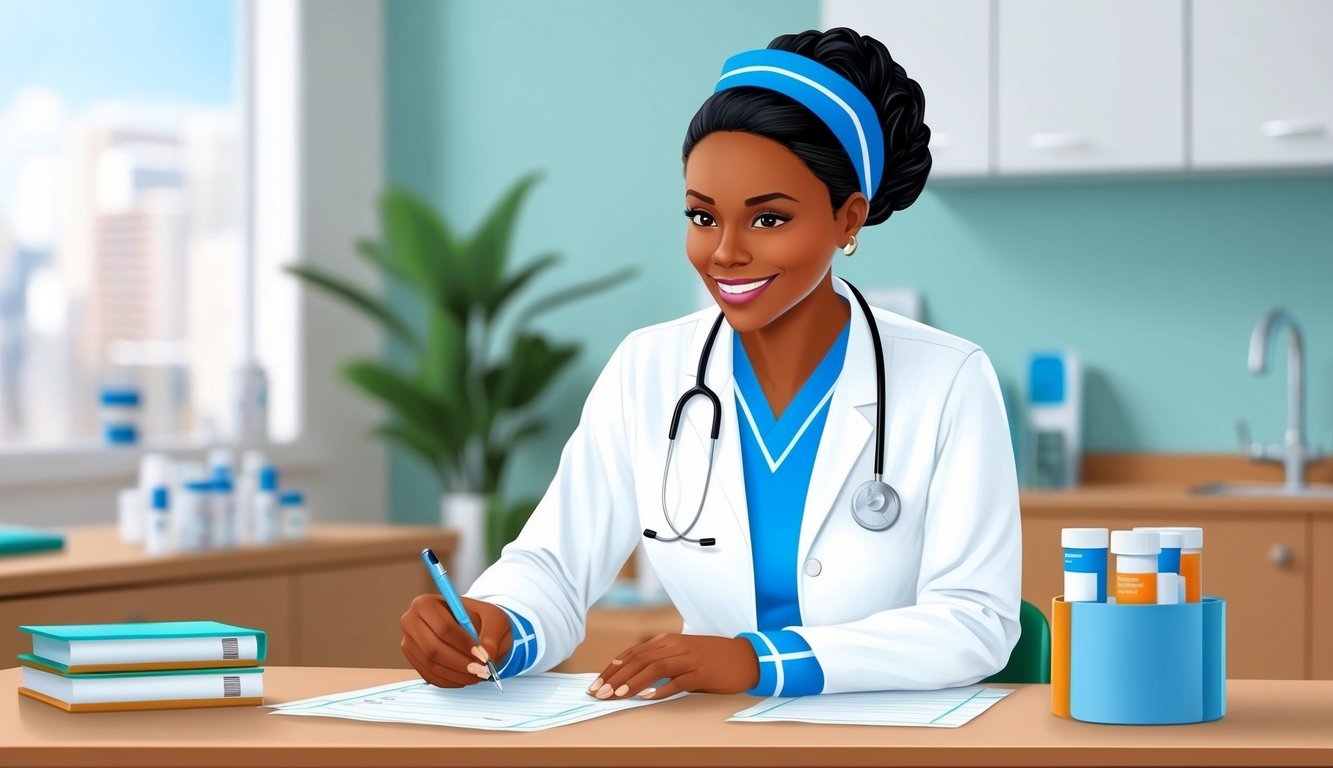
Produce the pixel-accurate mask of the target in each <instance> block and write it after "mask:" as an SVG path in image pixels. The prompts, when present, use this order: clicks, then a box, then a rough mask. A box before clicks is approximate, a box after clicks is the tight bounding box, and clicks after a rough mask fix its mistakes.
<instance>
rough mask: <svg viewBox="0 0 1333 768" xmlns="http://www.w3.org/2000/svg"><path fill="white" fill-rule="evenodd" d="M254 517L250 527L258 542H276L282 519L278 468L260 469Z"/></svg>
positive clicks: (253, 505) (265, 543) (252, 508)
mask: <svg viewBox="0 0 1333 768" xmlns="http://www.w3.org/2000/svg"><path fill="white" fill-rule="evenodd" d="M251 510H252V511H253V513H254V519H253V520H251V521H250V522H251V524H250V529H251V531H252V532H253V533H254V542H255V543H256V544H262V545H268V544H275V543H277V541H278V538H279V533H280V531H279V525H278V524H279V521H280V520H281V519H282V516H281V514H280V509H279V505H278V470H277V468H276V467H273V466H266V467H264V468H263V469H260V470H259V490H258V491H257V492H256V493H255V497H254V501H253V503H252V505H251Z"/></svg>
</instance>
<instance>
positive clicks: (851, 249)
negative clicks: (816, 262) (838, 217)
mask: <svg viewBox="0 0 1333 768" xmlns="http://www.w3.org/2000/svg"><path fill="white" fill-rule="evenodd" d="M842 252H843V253H844V254H845V255H847V256H851V255H852V254H853V253H856V235H848V236H847V244H846V245H844V246H843V247H842Z"/></svg>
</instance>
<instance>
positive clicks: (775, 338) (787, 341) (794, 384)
mask: <svg viewBox="0 0 1333 768" xmlns="http://www.w3.org/2000/svg"><path fill="white" fill-rule="evenodd" d="M850 316H851V308H850V307H849V305H848V302H847V301H846V300H845V299H843V298H842V297H841V296H839V295H838V293H837V291H835V290H834V289H833V271H832V270H829V271H828V272H827V273H825V275H824V279H823V280H821V281H819V284H818V285H816V286H815V289H814V290H813V291H811V292H810V294H809V295H808V296H806V297H805V298H804V299H801V301H800V302H798V303H797V304H796V305H795V306H793V307H792V308H791V309H789V310H787V311H786V312H784V313H783V314H781V315H779V316H778V317H777V318H776V319H774V320H773V322H771V323H769V324H768V325H766V326H764V327H763V328H759V329H758V330H754V331H748V332H745V333H741V334H740V340H741V343H742V344H744V345H745V354H746V356H747V357H748V358H749V359H750V366H751V367H752V368H754V373H755V377H756V378H758V379H759V383H760V385H762V386H763V387H764V390H765V391H766V392H767V393H769V395H770V400H773V399H775V398H774V397H773V395H774V394H775V393H776V394H777V398H776V399H777V400H780V401H783V402H784V403H785V401H787V400H789V399H790V397H791V396H793V395H794V394H795V393H796V391H797V390H799V389H800V387H801V385H802V384H804V383H805V380H806V379H807V378H809V377H810V374H811V373H812V372H813V371H814V370H815V366H817V365H819V361H820V360H822V359H823V358H824V355H825V353H827V352H828V349H829V347H831V346H833V342H834V341H835V340H837V338H838V334H839V333H841V332H842V329H843V327H844V326H845V325H847V321H848V318H849V317H850ZM775 412H776V411H775Z"/></svg>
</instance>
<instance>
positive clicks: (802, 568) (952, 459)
mask: <svg viewBox="0 0 1333 768" xmlns="http://www.w3.org/2000/svg"><path fill="white" fill-rule="evenodd" d="M924 107H925V100H924V97H923V95H922V93H921V89H920V87H919V86H918V85H917V84H916V83H915V82H914V81H912V80H911V79H910V78H908V77H907V74H906V73H905V72H904V71H903V68H902V67H900V66H898V65H897V64H896V63H895V62H894V61H893V59H892V57H891V56H890V54H889V52H888V51H887V50H886V49H885V47H884V46H883V45H882V44H881V43H879V42H878V41H876V40H874V39H872V38H869V37H865V36H863V35H860V34H858V33H856V32H854V31H852V30H850V29H833V30H829V31H827V32H819V31H808V32H802V33H800V34H797V35H785V36H782V37H779V38H777V39H775V40H774V41H773V42H772V43H771V44H770V46H769V48H767V49H764V50H758V51H748V52H745V53H742V54H739V55H737V56H734V57H732V58H731V59H729V60H728V61H727V62H726V64H725V65H724V67H723V71H722V75H721V77H720V78H719V80H718V83H717V86H716V90H715V92H714V94H713V95H712V96H711V97H710V98H708V99H707V100H706V101H705V102H704V104H703V106H702V107H701V108H700V109H699V112H698V114H697V115H695V117H694V119H693V120H692V121H691V123H690V126H689V130H688V132H687V136H686V140H685V145H684V152H683V159H684V162H685V191H684V193H685V206H686V210H685V215H686V217H687V219H688V224H687V227H688V229H687V233H686V236H685V250H686V254H687V256H688V258H689V261H690V263H691V265H692V266H693V267H694V269H695V270H696V271H697V272H698V274H699V276H700V278H701V279H702V280H703V281H704V284H705V285H706V286H707V288H708V290H709V291H710V293H711V295H712V296H713V297H714V299H715V301H716V302H717V307H718V309H720V310H721V311H720V314H719V312H718V309H714V308H709V309H707V310H704V311H701V312H697V313H695V314H693V315H690V316H687V317H684V318H681V319H678V320H674V321H671V322H666V323H662V324H659V325H655V326H651V327H649V328H644V329H640V330H638V331H635V332H634V333H631V334H630V335H629V336H628V337H627V338H626V339H625V341H624V342H622V343H621V345H620V347H619V348H618V349H617V350H616V353H615V355H614V356H613V357H612V359H611V361H610V362H609V363H608V364H607V366H606V368H605V369H604V370H603V372H602V374H601V376H600V377H599V378H598V380H597V382H596V383H595V384H594V386H593V390H592V393H591V395H590V396H589V398H588V401H587V405H586V406H585V407H584V411H583V415H582V419H581V420H580V423H579V426H578V428H577V429H576V430H575V432H574V434H573V436H572V437H571V438H570V440H569V442H568V444H567V445H566V447H565V450H564V452H563V453H562V455H561V460H560V466H559V469H558V470H557V472H556V476H555V478H554V479H553V481H552V483H551V485H550V488H549V489H548V491H547V493H546V495H545V496H544V497H543V499H542V501H541V503H540V504H539V505H538V507H537V509H536V511H535V512H534V513H533V515H532V517H531V519H530V521H529V523H528V525H527V526H526V527H525V528H524V530H523V532H522V534H521V535H520V536H519V538H518V539H517V540H516V541H515V542H514V543H513V544H511V545H510V546H508V547H507V548H506V549H505V551H504V553H503V556H502V557H501V559H500V560H499V562H497V563H496V564H495V565H493V566H492V567H491V568H490V569H488V570H487V571H486V572H485V573H484V574H482V576H481V577H480V578H479V579H478V580H477V582H476V583H475V584H474V585H473V586H472V589H471V590H470V591H469V593H468V596H467V597H466V598H464V601H465V603H466V605H467V607H468V609H469V611H470V613H472V614H473V615H472V621H473V623H474V624H475V625H476V626H478V627H479V635H480V645H479V646H475V647H474V645H475V644H474V643H473V642H472V641H471V640H470V639H469V638H468V637H467V635H466V634H465V633H464V632H463V631H462V630H460V629H459V628H458V625H457V624H456V623H455V622H453V621H452V620H450V619H449V617H448V614H447V611H446V610H445V609H444V607H443V604H442V602H441V601H440V600H439V598H438V597H433V596H426V595H423V596H421V597H418V598H417V599H416V600H415V601H414V602H413V603H412V605H411V606H410V607H409V609H408V611H407V612H406V613H404V614H403V616H402V628H403V640H402V645H403V651H404V653H405V654H406V656H407V658H408V659H409V660H410V661H411V662H412V664H413V665H414V666H415V667H416V668H417V669H418V671H420V672H421V674H422V676H423V677H424V678H425V679H426V680H427V681H429V682H432V683H434V684H436V685H442V686H458V685H466V684H471V683H475V682H477V681H478V680H479V679H485V678H486V675H487V673H486V670H485V668H484V667H482V666H481V664H480V663H479V662H484V661H485V660H486V659H487V658H495V659H498V660H499V662H498V667H499V674H500V676H501V677H505V676H509V675H515V674H524V673H532V672H540V671H543V670H547V669H550V668H551V667H553V666H555V665H556V664H558V663H560V662H561V661H562V660H564V659H565V658H566V657H568V656H569V654H570V653H571V652H572V651H573V650H574V648H575V646H576V645H577V644H578V643H579V641H580V640H581V639H582V637H583V634H584V622H585V617H586V613H587V610H588V607H589V606H590V605H591V604H592V603H593V602H594V601H596V600H597V599H598V598H599V597H600V596H601V595H602V594H603V593H604V592H605V591H606V590H607V588H608V586H609V585H610V584H611V581H612V579H613V578H614V577H615V575H616V573H617V571H618V570H619V568H620V566H621V564H622V563H623V562H624V561H625V559H626V558H627V557H628V556H629V554H630V552H631V551H632V550H633V549H634V547H635V544H636V543H637V542H638V541H639V540H640V536H641V535H642V536H645V537H647V538H648V539H649V540H651V541H650V542H647V543H646V546H645V551H646V552H647V556H648V558H649V561H650V563H651V565H652V568H653V570H654V571H655V572H656V573H657V574H658V576H659V577H660V579H661V581H662V585H663V587H664V588H665V589H666V591H667V593H668V595H669V596H670V597H671V599H672V601H673V602H674V604H675V606H676V608H677V609H678V610H679V611H680V613H681V615H682V616H683V618H684V620H685V626H684V627H683V628H682V632H680V633H668V634H663V635H659V636H657V637H655V638H653V639H651V640H649V641H647V642H644V643H641V644H639V645H636V646H634V647H632V648H628V649H626V650H625V651H624V652H622V653H620V654H619V655H617V656H616V657H615V658H614V659H610V660H608V663H607V664H606V666H605V667H604V669H603V670H602V671H601V674H600V676H599V677H598V678H597V680H596V681H595V683H594V684H593V686H592V688H591V689H589V694H591V695H595V696H597V697H599V698H612V697H616V698H619V697H625V696H636V695H637V696H643V697H646V698H663V697H667V696H670V695H673V694H674V693H677V692H680V691H706V692H718V693H735V692H740V691H748V692H750V693H753V694H760V695H784V696H796V695H804V694H814V693H836V692H842V691H857V690H884V689H921V688H939V687H950V686H958V685H965V684H969V683H973V682H976V681H977V680H979V679H982V678H984V677H987V676H989V675H991V674H993V673H995V672H996V671H997V670H999V669H1001V668H1002V667H1003V666H1004V665H1005V663H1006V662H1007V660H1008V658H1009V654H1010V651H1011V650H1012V648H1013V647H1014V644H1015V643H1016V641H1017V639H1018V631H1019V630H1018V612H1019V568H1020V565H1019V548H1020V544H1019V542H1020V539H1019V519H1018V488H1017V482H1016V478H1015V474H1014V462H1013V453H1012V449H1011V447H1010V442H1009V431H1008V425H1007V421H1006V418H1005V413H1004V406H1003V401H1002V400H1001V397H1000V392H999V385H998V383H997V382H996V379H995V373H994V371H993V369H992V368H991V364H990V361H989V359H988V358H987V357H986V354H985V353H984V352H982V351H981V350H980V349H979V348H978V347H977V346H976V345H975V344H972V343H971V342H968V341H966V340H964V339H960V338H958V337H956V336H951V335H949V334H947V333H944V332H942V331H939V330H936V329H934V328H930V327H928V326H925V325H922V324H920V323H916V322H913V321H911V320H908V319H906V318H903V317H900V316H898V315H895V314H892V313H890V312H886V311H884V310H880V309H875V308H872V307H870V306H869V305H868V304H866V303H865V302H864V299H863V298H862V297H861V295H860V293H859V292H858V291H856V289H854V288H853V287H852V286H851V285H849V284H848V283H846V282H845V281H842V280H839V279H835V278H834V276H833V274H832V269H831V268H832V265H833V261H834V258H835V254H836V253H837V252H838V250H839V249H841V250H842V251H843V252H844V253H846V254H848V255H851V254H852V253H854V252H855V250H856V235H857V233H858V232H859V231H860V230H861V228H862V227H864V226H868V225H873V224H879V223H882V222H884V221H885V220H887V219H888V218H889V216H890V215H891V214H892V213H893V212H894V211H898V210H901V209H903V208H906V207H907V206H909V205H910V204H911V203H912V202H913V201H914V200H915V199H916V197H917V196H918V195H919V194H920V192H921V189H922V187H923V186H924V184H925V180H926V177H927V175H928V174H929V170H930V154H929V150H928V149H927V144H928V142H929V137H930V130H929V128H927V127H926V125H925V124H924V122H923V114H924ZM853 302H855V304H853ZM724 320H725V321H726V325H727V326H729V328H725V329H724V327H723V321H724ZM682 392H684V393H685V395H684V396H681V393H682ZM673 404H676V405H675V407H674V408H673ZM663 438H666V439H663ZM872 438H873V439H872ZM664 468H665V469H664ZM659 531H660V532H662V533H661V534H659Z"/></svg>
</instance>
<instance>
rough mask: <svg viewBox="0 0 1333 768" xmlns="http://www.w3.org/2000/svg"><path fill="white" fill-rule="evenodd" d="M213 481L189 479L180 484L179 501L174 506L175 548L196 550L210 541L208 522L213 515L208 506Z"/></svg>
mask: <svg viewBox="0 0 1333 768" xmlns="http://www.w3.org/2000/svg"><path fill="white" fill-rule="evenodd" d="M212 490H213V483H212V482H211V481H209V480H189V481H186V482H184V483H182V484H181V492H180V502H179V503H178V504H176V505H175V508H174V510H173V511H174V512H175V515H174V522H175V525H174V527H175V531H176V548H177V549H179V550H181V551H182V552H198V551H200V550H202V549H204V548H205V547H207V546H208V545H209V543H211V542H212V540H213V538H212V533H211V532H210V530H209V528H210V527H211V526H210V525H209V523H210V522H211V519H212V517H213V514H212V510H211V509H210V508H209V505H210V504H211V501H210V499H209V497H210V496H211V495H212Z"/></svg>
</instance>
